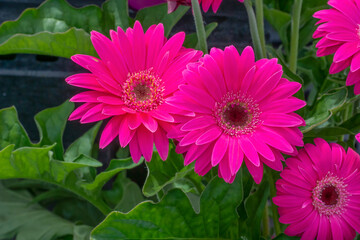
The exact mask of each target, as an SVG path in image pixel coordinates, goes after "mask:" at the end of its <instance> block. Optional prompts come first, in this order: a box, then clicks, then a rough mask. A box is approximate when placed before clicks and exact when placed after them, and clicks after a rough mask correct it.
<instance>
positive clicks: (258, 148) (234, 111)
mask: <svg viewBox="0 0 360 240" xmlns="http://www.w3.org/2000/svg"><path fill="white" fill-rule="evenodd" d="M282 73H283V72H282V67H281V65H279V64H278V63H277V59H270V60H269V59H261V60H259V61H255V57H254V51H253V49H252V48H251V47H247V48H245V49H244V51H243V52H242V54H241V55H239V53H238V51H237V50H236V49H235V47H233V46H230V47H226V48H225V50H224V51H222V50H220V49H217V48H213V49H211V52H210V54H209V55H205V56H204V57H203V58H202V59H200V62H199V63H192V64H189V65H188V67H187V70H186V71H184V73H183V75H184V80H185V84H183V85H180V87H179V88H180V91H179V92H176V93H175V94H174V96H173V97H171V98H169V99H168V100H167V102H168V103H169V104H171V105H173V106H174V107H175V108H176V109H182V110H184V111H188V112H190V113H191V114H192V115H191V114H188V116H187V117H186V116H184V117H181V118H176V119H175V120H176V121H177V122H179V123H180V125H179V126H178V127H177V128H176V130H174V131H171V132H170V133H169V136H170V137H173V138H175V139H177V140H178V141H179V144H178V146H177V151H178V152H179V153H186V154H185V164H189V163H191V162H193V161H196V162H195V171H196V172H197V173H198V174H200V175H204V174H206V173H207V172H208V171H209V170H210V169H211V168H212V167H215V166H218V169H219V171H218V172H219V176H220V177H222V178H224V180H225V181H226V182H232V181H233V180H234V178H235V175H236V173H237V172H238V170H239V168H240V166H241V165H242V164H243V163H245V164H246V166H247V168H248V169H249V171H250V173H251V174H252V176H253V177H254V180H255V181H256V182H257V183H259V182H260V181H261V179H262V175H263V164H266V165H268V166H269V167H271V168H273V169H275V170H278V171H280V170H282V163H281V160H283V157H282V155H281V152H282V153H286V154H296V152H297V150H296V146H303V141H302V133H301V132H300V130H299V129H298V127H299V126H301V125H305V122H304V120H303V119H302V118H301V117H300V116H299V115H297V114H296V113H294V111H296V110H298V109H300V108H302V107H303V106H305V104H306V103H305V102H304V101H302V100H299V99H297V98H295V97H293V96H292V95H293V94H294V93H296V92H297V91H298V90H299V89H300V87H301V85H300V84H299V83H296V82H290V81H288V80H287V79H285V78H282Z"/></svg>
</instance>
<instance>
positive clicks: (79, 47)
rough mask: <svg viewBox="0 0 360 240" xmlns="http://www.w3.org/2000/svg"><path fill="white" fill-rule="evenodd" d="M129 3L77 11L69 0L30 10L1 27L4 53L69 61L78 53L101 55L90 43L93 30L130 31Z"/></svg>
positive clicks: (113, 1)
mask: <svg viewBox="0 0 360 240" xmlns="http://www.w3.org/2000/svg"><path fill="white" fill-rule="evenodd" d="M127 10H128V8H127V1H126V0H109V1H106V2H105V3H104V5H103V10H102V9H100V8H99V7H97V6H94V5H90V6H86V7H83V8H74V7H72V6H71V5H69V4H68V3H67V2H66V1H65V0H47V1H45V2H44V3H43V4H41V5H40V7H38V8H29V9H27V10H25V11H24V12H23V13H22V14H21V16H20V17H19V18H18V19H17V20H15V21H7V22H4V23H3V24H2V25H1V26H0V54H11V53H30V54H43V55H52V56H58V57H66V58H69V57H71V56H72V55H75V54H87V55H92V56H97V53H96V52H95V49H94V47H93V45H92V43H91V41H90V32H91V31H92V30H95V31H99V32H102V33H104V34H106V35H108V34H109V30H110V29H115V28H116V27H117V26H120V27H122V28H127V27H128V26H129V23H130V19H129V17H128V13H127Z"/></svg>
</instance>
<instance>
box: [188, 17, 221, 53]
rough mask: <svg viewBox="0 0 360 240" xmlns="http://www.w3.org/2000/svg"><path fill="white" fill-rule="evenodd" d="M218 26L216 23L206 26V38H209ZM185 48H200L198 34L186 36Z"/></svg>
mask: <svg viewBox="0 0 360 240" xmlns="http://www.w3.org/2000/svg"><path fill="white" fill-rule="evenodd" d="M217 26H218V24H217V23H216V22H212V23H209V24H207V25H206V26H205V32H206V37H209V36H210V34H211V33H212V32H213V31H214V30H215V28H216V27H217ZM184 47H187V48H195V49H199V48H198V38H197V35H196V33H192V34H188V35H186V38H185V41H184Z"/></svg>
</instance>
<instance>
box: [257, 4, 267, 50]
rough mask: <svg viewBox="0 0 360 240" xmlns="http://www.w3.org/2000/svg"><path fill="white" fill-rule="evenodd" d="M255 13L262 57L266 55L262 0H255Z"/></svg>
mask: <svg viewBox="0 0 360 240" xmlns="http://www.w3.org/2000/svg"><path fill="white" fill-rule="evenodd" d="M255 13H256V23H257V28H258V33H259V38H260V46H261V51H262V52H263V54H264V57H266V48H265V45H266V41H265V29H264V4H263V0H255Z"/></svg>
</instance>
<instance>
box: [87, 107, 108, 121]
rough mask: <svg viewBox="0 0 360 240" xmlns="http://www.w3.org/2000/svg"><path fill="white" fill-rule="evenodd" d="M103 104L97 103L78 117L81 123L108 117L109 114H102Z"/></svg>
mask: <svg viewBox="0 0 360 240" xmlns="http://www.w3.org/2000/svg"><path fill="white" fill-rule="evenodd" d="M102 110H103V105H102V104H97V105H96V106H94V107H93V108H91V109H89V110H88V111H87V112H86V113H85V114H84V115H83V116H82V117H81V119H80V122H81V123H90V122H97V121H101V120H103V119H106V118H108V117H109V116H107V115H104V114H102Z"/></svg>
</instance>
